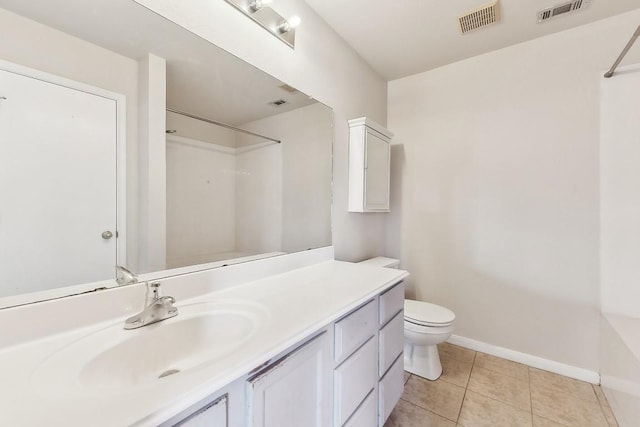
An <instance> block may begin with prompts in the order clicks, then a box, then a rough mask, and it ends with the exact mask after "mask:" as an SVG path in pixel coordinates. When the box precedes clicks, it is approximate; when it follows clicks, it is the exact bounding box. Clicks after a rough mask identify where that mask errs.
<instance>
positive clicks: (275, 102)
mask: <svg viewBox="0 0 640 427" xmlns="http://www.w3.org/2000/svg"><path fill="white" fill-rule="evenodd" d="M286 103H287V101H285V100H284V99H278V100H277V101H273V102H270V103H269V104H270V105H273V106H274V107H280V106H281V105H284V104H286Z"/></svg>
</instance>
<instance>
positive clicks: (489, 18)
mask: <svg viewBox="0 0 640 427" xmlns="http://www.w3.org/2000/svg"><path fill="white" fill-rule="evenodd" d="M499 20H500V8H499V6H498V0H495V1H494V2H491V3H489V4H486V5H484V6H480V7H478V8H476V9H474V10H472V11H469V12H468V13H467V14H465V15H462V16H460V17H459V18H458V23H459V24H460V34H465V33H468V32H469V31H473V30H477V29H478V28H482V27H486V26H487V25H490V24H493V23H495V22H498V21H499Z"/></svg>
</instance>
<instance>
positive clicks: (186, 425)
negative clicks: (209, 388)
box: [175, 396, 227, 427]
mask: <svg viewBox="0 0 640 427" xmlns="http://www.w3.org/2000/svg"><path fill="white" fill-rule="evenodd" d="M175 427H227V398H226V396H225V397H222V398H220V399H218V400H216V401H215V402H212V403H211V404H209V405H207V406H205V407H204V408H202V409H201V410H199V411H198V412H196V413H195V414H193V415H190V416H189V417H187V418H185V419H184V420H182V421H180V422H178V423H177V424H175Z"/></svg>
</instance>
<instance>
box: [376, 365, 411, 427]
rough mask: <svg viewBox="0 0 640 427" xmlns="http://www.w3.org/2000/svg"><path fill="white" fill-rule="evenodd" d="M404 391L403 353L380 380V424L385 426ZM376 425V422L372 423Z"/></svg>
mask: <svg viewBox="0 0 640 427" xmlns="http://www.w3.org/2000/svg"><path fill="white" fill-rule="evenodd" d="M403 391H404V358H403V356H402V354H401V355H400V356H398V358H397V359H396V360H395V361H394V362H393V365H391V369H389V371H388V372H387V374H386V375H385V376H384V377H383V378H382V379H381V380H380V385H379V387H378V394H379V399H378V405H379V412H378V413H379V416H380V420H379V421H380V423H379V424H378V425H379V426H381V427H382V426H383V425H384V423H385V421H387V418H389V415H391V411H393V408H394V407H395V406H396V404H397V403H398V400H400V396H402V392H403ZM371 425H375V424H371Z"/></svg>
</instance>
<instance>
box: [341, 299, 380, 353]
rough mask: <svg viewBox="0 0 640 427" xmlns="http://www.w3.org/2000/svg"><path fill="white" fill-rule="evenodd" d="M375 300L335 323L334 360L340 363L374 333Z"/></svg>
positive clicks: (375, 325)
mask: <svg viewBox="0 0 640 427" xmlns="http://www.w3.org/2000/svg"><path fill="white" fill-rule="evenodd" d="M376 329H377V324H376V304H375V301H371V302H369V303H367V304H366V305H365V306H363V307H361V308H359V309H357V310H356V311H354V312H353V313H351V314H348V315H347V316H345V317H344V318H342V319H341V320H339V321H338V322H336V325H335V361H336V362H338V363H340V362H342V361H343V360H344V359H346V358H347V357H349V355H350V354H351V353H353V352H354V351H355V349H357V348H358V347H360V346H361V345H362V344H363V343H364V342H365V341H367V340H368V339H369V338H370V337H372V336H373V335H374V334H375V333H376Z"/></svg>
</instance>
